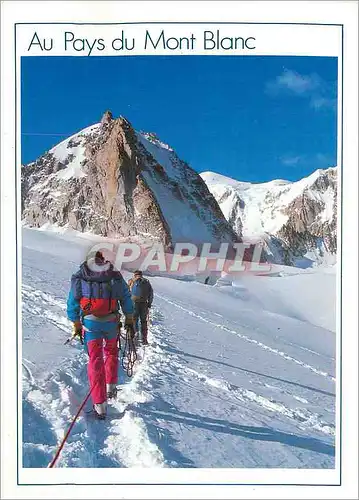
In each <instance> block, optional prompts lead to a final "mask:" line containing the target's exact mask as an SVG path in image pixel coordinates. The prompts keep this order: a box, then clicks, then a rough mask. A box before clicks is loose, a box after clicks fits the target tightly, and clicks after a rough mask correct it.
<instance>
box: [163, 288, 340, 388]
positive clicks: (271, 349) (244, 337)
mask: <svg viewBox="0 0 359 500" xmlns="http://www.w3.org/2000/svg"><path fill="white" fill-rule="evenodd" d="M156 296H157V297H159V298H160V299H162V300H164V301H165V302H167V303H168V304H171V305H172V306H174V307H176V308H177V309H180V310H182V311H184V312H185V313H187V314H188V315H190V316H192V317H195V318H196V319H199V320H200V321H203V322H204V323H208V324H209V325H211V326H212V327H214V328H220V329H221V330H224V331H226V332H228V333H233V334H234V335H236V336H237V337H239V338H240V339H242V340H244V341H246V342H249V343H251V344H256V345H257V346H258V347H259V348H261V349H264V350H266V351H269V352H271V353H272V354H275V355H277V356H280V357H282V358H284V359H286V360H287V361H291V362H292V363H295V364H297V365H300V366H302V367H303V368H306V369H307V370H310V371H312V372H313V373H316V374H317V375H321V376H322V377H325V378H327V379H329V380H331V381H333V382H335V377H332V376H331V375H329V374H328V373H327V372H325V371H323V370H320V369H318V368H315V367H314V366H311V365H309V364H308V363H305V362H303V361H300V360H298V359H296V358H293V357H292V356H289V355H288V354H286V353H285V352H283V351H280V350H279V349H276V348H274V347H270V346H268V345H266V344H264V343H263V342H260V341H258V340H256V339H253V338H251V337H248V336H247V335H244V334H243V333H240V332H238V331H237V330H232V329H231V328H228V327H226V326H224V325H222V324H219V323H214V322H213V321H211V320H209V319H208V318H205V317H204V316H201V315H200V314H197V313H195V312H193V311H191V310H190V309H187V308H186V307H183V306H181V305H180V304H178V303H177V302H174V301H172V300H169V299H167V298H166V297H164V296H163V295H159V294H156ZM311 352H313V351H311ZM315 354H317V353H315Z"/></svg>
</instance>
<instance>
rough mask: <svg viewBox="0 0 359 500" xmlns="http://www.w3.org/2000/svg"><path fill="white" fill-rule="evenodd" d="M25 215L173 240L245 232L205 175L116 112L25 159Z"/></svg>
mask: <svg viewBox="0 0 359 500" xmlns="http://www.w3.org/2000/svg"><path fill="white" fill-rule="evenodd" d="M22 217H23V222H24V225H28V226H31V227H43V226H45V227H46V226H48V225H57V226H60V227H64V226H66V227H69V228H72V229H76V230H78V231H82V232H92V233H95V234H98V235H102V236H113V237H117V238H123V239H126V238H127V239H131V240H134V241H139V242H143V241H145V242H146V241H160V242H162V243H164V244H165V245H167V247H171V246H172V245H173V243H174V242H177V241H189V242H194V243H200V242H219V241H225V242H231V241H234V240H236V239H237V238H236V235H235V233H234V232H233V230H232V227H231V226H230V224H228V222H227V221H226V219H225V218H224V217H223V214H222V212H221V210H220V208H219V206H218V204H217V202H216V200H215V199H214V197H213V196H212V194H211V193H210V192H209V190H208V188H207V186H206V184H205V183H204V182H203V180H202V179H201V177H200V176H199V175H198V174H197V173H196V172H195V171H194V170H193V169H192V168H190V167H189V166H188V165H187V164H186V163H185V162H183V161H182V160H180V159H179V158H178V156H177V155H176V153H175V152H174V151H173V149H172V148H171V147H169V146H168V145H166V144H164V143H162V142H161V141H160V140H159V139H158V138H157V137H156V136H155V135H154V134H149V133H140V132H136V131H135V130H134V129H133V128H132V126H131V124H130V123H129V122H128V121H127V120H126V119H125V118H123V117H120V118H118V119H113V117H112V114H111V113H110V112H106V113H105V114H104V116H103V118H102V120H101V123H97V124H95V125H92V126H90V127H87V128H86V129H84V130H81V131H80V132H79V133H77V134H75V135H73V136H71V137H69V138H68V139H66V140H65V141H63V142H61V143H60V144H58V145H57V146H55V147H54V148H52V149H51V150H50V151H48V152H47V153H46V154H44V155H42V156H41V157H40V158H39V159H38V160H36V161H35V162H34V163H30V164H28V165H25V166H23V168H22Z"/></svg>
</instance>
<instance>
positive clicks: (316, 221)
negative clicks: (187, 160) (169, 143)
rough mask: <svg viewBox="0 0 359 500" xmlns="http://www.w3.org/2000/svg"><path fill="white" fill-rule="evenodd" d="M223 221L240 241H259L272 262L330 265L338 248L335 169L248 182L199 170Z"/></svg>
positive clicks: (305, 265)
mask: <svg viewBox="0 0 359 500" xmlns="http://www.w3.org/2000/svg"><path fill="white" fill-rule="evenodd" d="M201 177H202V179H203V180H204V181H205V182H206V184H207V186H208V188H209V190H210V191H211V193H212V194H213V195H214V197H215V198H216V200H217V201H218V203H219V206H220V207H221V209H222V212H223V214H224V216H225V217H226V219H227V220H228V221H229V222H230V224H231V225H232V227H233V229H234V230H235V231H236V232H237V234H239V235H241V236H243V239H244V240H256V239H259V240H263V241H264V242H265V244H266V250H267V253H268V255H269V258H270V259H271V260H272V261H274V262H276V263H284V264H287V265H299V266H303V267H307V266H310V265H312V264H313V262H315V263H322V262H324V263H334V262H335V254H336V250H337V238H336V230H337V169H336V168H329V169H327V170H316V171H315V172H314V173H313V174H311V175H310V176H309V177H306V178H304V179H301V180H299V181H297V182H289V181H284V180H274V181H271V182H266V183H261V184H252V183H249V182H239V181H236V180H234V179H231V178H228V177H225V176H222V175H219V174H215V173H213V172H204V173H202V174H201Z"/></svg>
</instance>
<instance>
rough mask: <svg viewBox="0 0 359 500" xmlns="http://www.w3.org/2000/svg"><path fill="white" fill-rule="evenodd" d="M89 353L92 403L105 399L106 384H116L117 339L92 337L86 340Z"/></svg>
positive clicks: (101, 401)
mask: <svg viewBox="0 0 359 500" xmlns="http://www.w3.org/2000/svg"><path fill="white" fill-rule="evenodd" d="M87 350H88V354H89V358H90V359H89V363H88V370H87V372H88V378H89V383H90V388H91V389H92V392H91V397H92V401H93V403H94V404H96V403H103V402H104V401H106V384H117V379H118V347H117V339H116V338H113V339H104V338H100V339H93V340H89V341H88V342H87Z"/></svg>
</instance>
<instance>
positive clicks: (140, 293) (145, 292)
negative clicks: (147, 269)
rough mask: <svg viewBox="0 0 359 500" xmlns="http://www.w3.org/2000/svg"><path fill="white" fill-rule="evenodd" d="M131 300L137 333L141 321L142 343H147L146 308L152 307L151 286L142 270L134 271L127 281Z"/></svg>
mask: <svg viewBox="0 0 359 500" xmlns="http://www.w3.org/2000/svg"><path fill="white" fill-rule="evenodd" d="M128 286H129V288H130V291H131V298H132V301H133V309H134V313H133V320H134V324H135V329H136V332H137V334H138V330H139V322H140V323H141V337H142V344H144V345H148V340H147V333H148V324H147V323H148V321H147V317H148V310H149V309H150V308H151V307H152V302H153V288H152V286H151V283H150V282H149V281H148V279H146V278H144V277H143V273H142V271H138V270H137V271H135V272H134V274H133V278H131V279H130V280H129V282H128Z"/></svg>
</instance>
